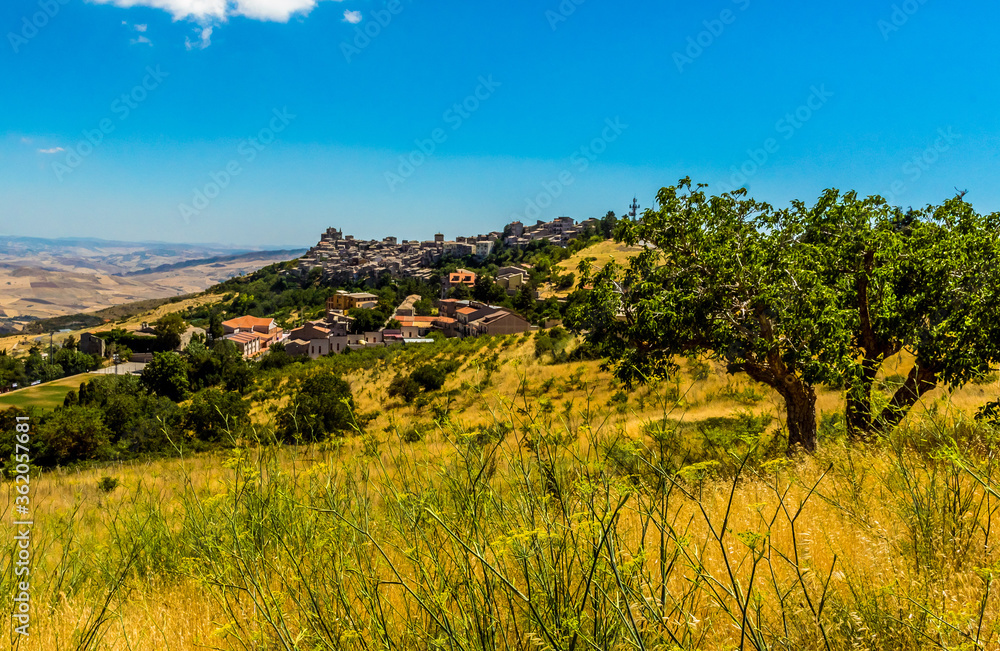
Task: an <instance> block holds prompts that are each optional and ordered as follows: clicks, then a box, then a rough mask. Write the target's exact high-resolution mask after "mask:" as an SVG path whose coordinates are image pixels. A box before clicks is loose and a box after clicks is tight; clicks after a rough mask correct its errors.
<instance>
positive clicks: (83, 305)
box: [0, 255, 288, 318]
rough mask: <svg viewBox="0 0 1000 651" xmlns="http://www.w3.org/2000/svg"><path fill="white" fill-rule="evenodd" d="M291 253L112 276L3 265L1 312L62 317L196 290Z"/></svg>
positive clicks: (92, 271) (0, 273)
mask: <svg viewBox="0 0 1000 651" xmlns="http://www.w3.org/2000/svg"><path fill="white" fill-rule="evenodd" d="M287 258H288V256H287V255H279V256H271V257H262V258H260V259H255V260H236V261H228V262H217V263H212V264H204V265H199V266H194V267H187V268H183V269H175V270H172V271H162V272H157V273H150V274H143V275H136V276H117V275H113V273H116V272H112V271H100V270H97V269H94V268H88V267H87V266H85V265H83V264H81V266H80V267H74V268H57V269H51V268H40V267H37V266H3V265H0V317H5V318H15V317H23V316H25V315H29V316H35V317H38V318H46V317H53V316H63V315H67V314H76V313H79V312H94V311H97V310H100V309H102V308H106V307H112V306H114V305H120V304H122V303H131V302H135V301H141V300H146V299H151V298H168V297H171V296H179V295H183V294H193V293H197V292H201V291H203V290H205V289H207V288H209V287H211V286H212V285H215V284H218V283H220V282H222V281H224V280H227V279H229V278H232V277H233V276H238V275H242V274H246V273H250V272H252V271H255V270H257V269H260V268H261V267H265V266H267V265H269V264H273V263H276V262H284V261H285V260H286V259H287ZM23 264H24V263H22V265H23Z"/></svg>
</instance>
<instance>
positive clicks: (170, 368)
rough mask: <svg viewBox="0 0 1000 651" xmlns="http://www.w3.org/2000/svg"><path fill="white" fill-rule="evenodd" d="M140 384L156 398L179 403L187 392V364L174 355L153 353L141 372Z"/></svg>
mask: <svg viewBox="0 0 1000 651" xmlns="http://www.w3.org/2000/svg"><path fill="white" fill-rule="evenodd" d="M142 384H143V386H145V387H146V388H147V389H148V390H149V391H150V392H152V393H155V394H156V395H158V396H164V397H166V398H170V399H171V400H173V401H174V402H180V401H182V400H184V398H185V397H186V396H187V392H188V369H187V364H186V363H185V362H184V360H183V359H182V358H181V356H180V355H178V354H176V353H170V352H167V353H153V359H152V361H151V362H149V364H146V368H144V369H143V370H142Z"/></svg>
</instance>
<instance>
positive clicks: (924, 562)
mask: <svg viewBox="0 0 1000 651" xmlns="http://www.w3.org/2000/svg"><path fill="white" fill-rule="evenodd" d="M510 341H514V342H515V343H513V344H509V345H507V346H505V347H504V346H503V345H502V343H500V344H499V345H497V346H496V347H495V348H494V349H485V350H483V351H481V352H480V353H478V354H476V355H474V356H472V358H470V360H469V361H468V362H467V363H466V365H465V366H463V368H462V369H460V370H459V371H458V374H457V376H456V377H455V378H453V379H452V380H450V381H449V383H448V384H447V385H446V386H445V388H444V389H443V391H442V396H444V395H446V394H447V393H448V392H449V390H452V389H457V390H458V391H459V395H457V396H454V400H453V405H452V409H451V412H450V413H449V414H448V415H447V416H442V417H438V418H437V419H434V418H432V416H431V414H430V413H428V412H430V411H432V410H433V407H434V404H437V403H439V402H440V401H437V403H433V404H431V405H427V406H425V407H424V408H423V409H421V410H416V409H415V408H414V407H410V406H403V405H400V404H397V403H395V402H393V401H387V400H386V399H384V397H383V396H384V389H385V386H386V384H387V382H388V381H390V380H391V378H392V376H394V375H395V372H396V367H391V368H390V367H380V366H375V367H374V368H370V369H366V370H364V371H362V372H358V373H354V374H352V375H351V376H350V379H351V383H352V385H353V387H354V392H355V395H356V396H357V398H358V403H359V405H358V408H359V411H362V412H364V411H373V410H380V412H381V413H380V414H379V415H378V417H377V419H376V420H375V421H373V422H372V423H370V424H369V425H368V426H367V428H366V431H365V433H364V434H363V435H356V436H351V437H347V438H345V439H342V440H339V439H338V440H335V441H333V442H330V443H326V444H321V445H314V446H303V447H297V448H295V447H275V446H270V447H268V446H264V447H258V446H255V445H251V446H247V447H239V448H234V449H231V450H228V451H225V452H220V453H214V454H208V455H199V456H195V457H184V458H182V459H174V460H165V461H158V462H155V463H135V464H122V465H111V466H108V467H104V468H93V469H89V470H84V471H59V472H53V473H48V474H45V475H43V476H41V477H38V478H36V479H35V488H34V495H33V498H32V499H33V503H34V505H35V506H34V520H35V523H36V524H35V527H34V533H33V536H34V538H33V563H34V570H33V576H32V606H33V608H34V610H33V620H32V636H31V638H29V639H28V640H26V641H22V642H21V644H20V646H19V647H18V648H20V649H26V650H27V649H31V650H34V649H39V650H41V649H44V650H46V651H48V650H59V649H116V650H117V649H123V650H124V649H136V650H138V649H150V650H152V649H157V650H188V649H192V650H193V649H204V648H218V649H301V650H306V649H309V650H313V649H376V648H377V649H382V648H384V649H411V648H450V649H496V648H511V649H529V648H530V649H536V648H552V649H567V650H568V649H589V648H608V649H664V650H666V649H735V648H743V649H812V648H820V649H822V648H830V649H914V650H915V649H925V648H946V649H992V648H997V647H998V645H1000V637H998V634H1000V601H998V597H997V594H996V589H995V587H994V586H993V585H992V583H993V580H994V578H995V576H996V574H997V572H1000V555H998V553H997V551H996V545H995V544H994V541H993V539H992V531H993V530H994V529H995V528H994V527H993V526H992V524H993V523H992V516H993V515H994V514H995V513H996V512H997V508H998V507H1000V492H998V489H1000V485H998V483H997V481H998V478H1000V468H998V467H997V460H996V452H995V450H996V446H995V441H996V438H995V434H996V433H995V432H993V431H992V430H989V429H983V428H977V427H974V426H973V425H971V424H970V423H969V422H968V419H967V418H966V416H965V413H966V411H965V410H966V409H967V408H969V407H971V406H975V405H976V404H979V403H981V402H982V401H983V400H982V396H980V393H979V392H980V391H981V392H983V393H984V394H987V395H988V394H992V395H995V394H996V391H997V387H996V384H995V383H994V384H991V385H979V386H972V387H970V388H969V389H967V390H965V391H962V392H958V393H956V394H954V395H950V396H949V395H946V394H944V393H943V392H942V393H939V394H938V395H934V396H931V397H929V398H928V399H927V400H926V401H925V402H924V404H923V405H921V409H920V410H919V412H918V413H916V414H914V415H912V416H911V418H910V419H908V420H907V422H906V424H905V426H904V428H902V429H901V430H900V431H899V432H897V434H896V435H894V436H893V437H892V438H891V439H889V440H885V441H881V442H878V443H875V444H872V445H859V444H848V443H846V442H845V441H843V440H842V439H841V438H838V437H836V436H834V437H828V438H824V439H823V441H822V444H821V447H820V451H819V453H818V454H817V455H815V456H814V457H797V458H793V459H785V458H783V457H781V456H780V455H779V456H778V457H776V458H773V459H772V460H768V459H766V458H764V457H760V456H758V455H757V448H756V447H755V445H756V444H755V443H752V442H749V439H741V438H739V437H736V438H732V439H730V440H729V443H728V448H727V451H728V452H729V453H731V456H727V455H726V454H723V455H722V456H720V457H716V458H715V459H714V460H712V461H707V462H701V463H695V464H691V463H684V462H678V461H677V459H676V458H675V455H674V454H673V452H676V450H677V449H678V447H677V446H680V445H683V443H684V441H683V440H682V438H683V437H684V436H687V434H685V432H686V430H684V429H683V426H676V427H675V428H674V429H671V427H673V425H670V424H673V423H677V422H678V421H681V422H691V423H695V422H702V423H703V422H705V421H706V419H709V418H718V417H725V416H732V415H733V414H734V413H737V412H739V411H741V410H749V411H750V412H754V413H760V412H766V411H771V410H773V409H774V401H773V400H772V398H770V397H769V396H768V395H767V394H766V392H765V391H764V390H763V389H760V388H759V387H751V386H749V385H745V384H742V383H739V382H735V383H734V382H732V381H731V380H730V379H727V378H725V377H723V376H721V375H720V374H718V373H717V372H715V371H712V372H710V373H709V374H708V376H707V377H706V378H705V379H702V380H698V381H694V380H693V379H692V377H691V375H693V374H695V373H697V370H698V369H697V368H695V367H692V368H690V369H689V371H690V372H687V371H686V372H685V373H684V374H682V377H683V378H684V379H683V381H682V382H681V383H680V385H679V387H678V385H671V384H669V383H665V384H662V385H660V386H659V387H656V388H655V389H653V390H646V391H645V393H644V394H642V393H641V392H636V393H633V394H631V395H629V396H628V397H627V401H626V402H625V403H624V407H621V405H622V403H621V401H615V400H613V397H614V396H615V395H616V394H617V388H616V387H613V386H611V382H610V378H609V377H608V376H607V375H606V374H605V373H604V372H602V371H600V370H599V369H598V368H597V365H596V363H591V362H587V363H584V364H569V365H558V366H553V365H547V364H544V363H540V362H538V361H537V360H535V359H534V357H533V355H532V354H531V348H530V346H531V344H530V343H529V342H526V341H524V340H522V339H521V338H514V339H511V340H510ZM445 350H446V349H445ZM493 352H496V353H498V355H499V362H500V363H499V365H498V366H496V367H495V371H494V373H493V374H492V377H491V381H490V382H489V383H485V384H484V383H482V382H481V380H482V378H483V373H484V372H485V371H484V368H485V367H486V366H487V364H486V362H487V361H488V357H489V355H491V354H492V353H493ZM414 354H415V355H416V354H417V353H414ZM425 354H426V353H425ZM901 363H902V364H904V365H905V361H904V362H901ZM401 364H403V366H399V365H401ZM397 366H399V367H402V368H405V363H404V362H402V361H397ZM581 368H582V372H581V371H580V370H579V369H581ZM891 374H892V369H890V375H891ZM550 379H551V380H552V382H551V383H548V380H550ZM885 379H886V380H887V381H889V380H890V379H891V378H885ZM279 382H280V380H279ZM525 382H527V385H526V386H525ZM463 383H467V384H463ZM727 387H728V388H727ZM747 389H755V390H756V391H758V392H759V393H760V394H763V395H762V396H760V397H757V395H756V394H754V393H752V392H748V391H747ZM678 390H679V392H680V395H681V396H682V398H681V399H680V400H677V399H675V396H676V394H677V392H678ZM640 400H641V402H640ZM820 400H821V408H822V409H824V410H828V411H833V410H836V409H837V408H838V407H839V405H840V402H839V400H840V398H839V395H838V394H837V393H836V392H824V393H823V394H821V398H820ZM567 402H568V403H570V404H569V405H567ZM609 403H611V404H609ZM274 406H275V405H273V404H271V405H268V404H265V405H263V407H262V408H261V409H260V410H258V412H257V414H256V416H257V420H258V421H259V423H260V430H261V432H262V433H263V432H266V430H267V424H266V421H267V420H268V419H269V415H270V413H271V412H270V411H269V410H270V409H272V408H273V407H274ZM649 423H653V424H654V425H652V426H650V425H649ZM657 423H660V424H664V423H666V424H667V426H663V425H656V424H657ZM413 424H417V425H418V430H419V434H420V436H419V440H415V439H416V438H418V437H414V436H411V435H410V430H411V429H412V427H411V426H412V425H413ZM678 435H679V436H680V437H681V438H679V437H678ZM178 444H179V445H181V444H182V442H178ZM106 476H107V477H112V478H115V479H117V480H118V481H119V482H120V485H119V486H118V487H117V488H113V489H112V490H110V491H108V490H102V489H101V488H99V482H100V480H101V479H102V477H106ZM105 488H108V485H107V483H106V484H105ZM10 499H11V500H12V497H11V498H10ZM10 504H11V503H8V506H7V508H6V510H5V512H4V514H3V517H5V518H9V517H11V515H12V514H11V512H10V508H11V506H10ZM12 544H13V543H12V542H11V541H9V539H8V541H5V545H6V547H7V548H8V550H9V551H11V552H12V551H13V549H12V547H11V546H12ZM4 558H11V556H10V555H8V554H5V555H4ZM5 562H6V561H5ZM7 570H8V571H5V572H4V574H3V575H2V576H4V577H6V578H5V579H3V580H4V583H3V584H2V587H3V592H4V593H5V594H10V593H11V592H10V591H11V590H12V587H13V586H12V585H11V584H10V571H9V568H7ZM4 635H5V636H9V631H6V632H5V633H4ZM11 642H12V641H11V640H10V639H9V637H4V638H0V643H3V644H5V645H6V644H10V643H11Z"/></svg>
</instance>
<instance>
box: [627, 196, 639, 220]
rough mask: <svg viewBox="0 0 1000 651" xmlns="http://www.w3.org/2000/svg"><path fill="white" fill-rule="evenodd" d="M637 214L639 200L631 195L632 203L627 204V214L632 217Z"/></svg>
mask: <svg viewBox="0 0 1000 651" xmlns="http://www.w3.org/2000/svg"><path fill="white" fill-rule="evenodd" d="M637 214H639V201H638V200H637V199H636V198H635V197H634V196H633V197H632V205H631V206H629V211H628V215H629V217H631V218H632V219H635V216H636V215H637Z"/></svg>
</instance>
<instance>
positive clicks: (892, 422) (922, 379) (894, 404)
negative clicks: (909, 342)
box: [872, 364, 937, 434]
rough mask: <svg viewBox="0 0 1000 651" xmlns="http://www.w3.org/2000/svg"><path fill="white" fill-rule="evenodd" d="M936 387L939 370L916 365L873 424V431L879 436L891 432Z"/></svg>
mask: <svg viewBox="0 0 1000 651" xmlns="http://www.w3.org/2000/svg"><path fill="white" fill-rule="evenodd" d="M936 386H937V370H935V369H933V368H927V367H923V366H919V365H918V364H915V365H914V366H913V368H911V369H910V373H909V375H907V376H906V382H904V383H903V386H901V387H899V389H897V390H896V393H895V394H893V396H892V400H890V401H889V404H888V405H887V406H886V408H885V409H883V410H882V413H881V414H880V415H879V417H878V420H877V421H876V422H874V423H872V428H873V430H874V431H875V432H877V433H879V434H885V433H887V432H891V431H892V430H893V429H894V428H895V427H896V425H899V423H900V421H902V420H903V418H905V417H906V414H908V413H909V412H910V408H911V407H913V405H915V404H917V401H918V400H920V398H921V397H922V396H923V395H924V394H925V393H927V392H928V391H931V390H932V389H934V388H935V387H936Z"/></svg>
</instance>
